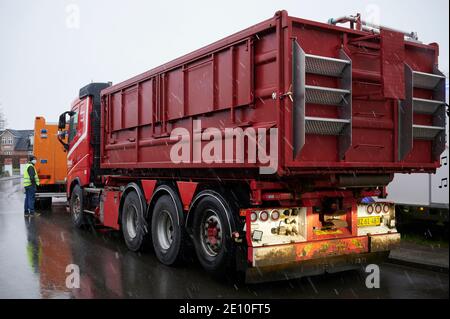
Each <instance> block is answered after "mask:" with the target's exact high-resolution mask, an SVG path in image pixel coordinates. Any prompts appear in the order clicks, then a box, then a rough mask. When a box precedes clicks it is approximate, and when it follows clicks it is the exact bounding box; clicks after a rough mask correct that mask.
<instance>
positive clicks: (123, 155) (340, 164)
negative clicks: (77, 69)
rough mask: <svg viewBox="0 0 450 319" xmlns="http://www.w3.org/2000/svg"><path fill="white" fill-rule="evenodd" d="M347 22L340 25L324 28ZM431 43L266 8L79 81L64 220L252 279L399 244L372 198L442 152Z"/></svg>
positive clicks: (328, 267) (354, 20) (326, 265)
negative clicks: (134, 70) (120, 77)
mask: <svg viewBox="0 0 450 319" xmlns="http://www.w3.org/2000/svg"><path fill="white" fill-rule="evenodd" d="M343 22H348V23H349V24H350V26H349V27H343V26H338V25H337V24H339V23H343ZM438 55H439V49H438V45H437V44H435V43H433V44H423V43H421V42H419V41H418V40H417V36H416V34H415V33H412V32H411V33H409V32H403V31H399V30H395V29H392V28H386V27H378V28H377V26H373V25H370V24H368V23H366V22H365V21H363V20H362V19H361V17H360V16H350V17H344V18H341V19H338V20H330V22H329V23H318V22H313V21H308V20H303V19H300V18H296V17H291V16H289V15H288V14H287V12H286V11H279V12H277V13H276V14H275V16H274V17H272V18H270V19H268V20H266V21H263V22H261V23H259V24H257V25H254V26H252V27H250V28H248V29H245V30H243V31H241V32H238V33H236V34H234V35H232V36H229V37H227V38H225V39H223V40H220V41H218V42H215V43H213V44H211V45H209V46H206V47H204V48H202V49H199V50H197V51H195V52H192V53H190V54H188V55H185V56H183V57H181V58H178V59H176V60H174V61H172V62H169V63H167V64H164V65H162V66H160V67H157V68H155V69H153V70H150V71H148V72H145V73H143V74H141V75H138V76H136V77H133V78H131V79H129V80H127V81H124V82H122V83H118V84H116V85H111V84H110V83H91V84H89V85H87V86H86V87H84V88H82V89H81V90H80V93H79V97H78V98H77V99H76V100H75V101H74V102H73V104H72V107H71V110H70V111H68V112H65V113H63V114H62V115H61V117H60V127H61V129H62V130H63V129H64V127H65V124H66V117H67V114H68V115H69V116H70V122H69V130H68V132H67V134H68V140H69V142H68V144H67V148H68V169H69V173H68V176H67V183H68V184H67V191H68V198H70V210H71V214H72V218H73V221H74V223H75V224H76V225H77V226H82V225H84V224H86V223H87V222H88V221H89V222H94V223H97V224H101V225H103V226H107V227H111V228H113V229H117V230H119V229H121V230H122V231H123V234H124V238H125V241H126V243H127V246H128V247H129V248H130V249H131V250H133V251H136V250H139V249H141V248H142V247H143V245H144V243H145V241H146V239H147V238H151V239H152V243H153V247H154V249H155V253H156V256H157V258H158V259H159V260H160V261H161V262H162V263H164V264H167V265H172V264H174V263H176V262H178V261H180V260H181V259H182V258H183V256H184V255H185V254H188V253H189V252H190V251H192V250H189V249H186V248H187V247H188V246H190V245H191V244H192V245H193V247H194V248H193V249H194V250H195V252H196V254H197V257H198V259H199V261H200V263H201V264H202V266H203V267H204V268H205V269H206V270H208V271H212V272H220V271H224V270H225V269H227V268H228V267H232V268H237V269H239V270H244V271H246V273H247V279H248V280H249V281H259V280H268V279H269V278H272V277H270V275H273V276H274V278H276V277H277V275H278V276H279V275H281V277H282V278H286V277H289V276H301V275H305V274H311V273H322V272H324V271H338V270H340V269H347V268H348V267H352V266H355V265H358V264H361V263H368V262H372V261H373V260H378V259H379V258H384V257H386V255H387V254H388V253H389V250H390V249H391V247H393V245H395V244H397V243H398V242H399V240H400V235H399V234H398V233H397V231H396V228H395V209H394V207H393V205H392V204H391V203H388V202H386V203H383V202H377V203H368V202H365V200H364V198H368V197H371V196H379V197H383V196H385V195H386V194H385V187H386V185H388V184H389V182H390V181H391V180H392V177H393V174H394V173H398V172H403V173H414V172H434V171H435V170H436V168H437V167H438V166H439V155H440V153H441V152H442V151H443V149H444V147H445V102H444V101H445V77H444V76H443V75H442V73H441V72H440V71H439V70H438Z"/></svg>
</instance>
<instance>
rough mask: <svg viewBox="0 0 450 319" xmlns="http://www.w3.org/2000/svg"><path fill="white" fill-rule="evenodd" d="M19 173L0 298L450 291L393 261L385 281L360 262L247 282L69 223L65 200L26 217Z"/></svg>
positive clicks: (7, 185)
mask: <svg viewBox="0 0 450 319" xmlns="http://www.w3.org/2000/svg"><path fill="white" fill-rule="evenodd" d="M23 196H24V195H23V193H22V190H21V186H20V180H19V179H16V180H9V181H0V298H448V296H449V295H448V293H449V288H448V287H449V278H448V274H442V273H437V272H432V271H427V270H421V269H415V268H408V267H403V266H398V265H392V264H383V265H381V267H380V269H381V270H380V274H381V279H380V288H379V289H368V288H366V286H365V278H366V273H365V272H364V270H363V269H360V270H352V271H346V272H342V273H337V274H327V275H321V276H312V277H306V278H301V279H297V280H289V281H279V282H272V283H264V284H256V285H246V284H245V283H243V282H242V281H239V280H235V279H232V278H231V279H223V280H218V279H214V278H211V277H210V276H208V275H207V274H205V272H204V271H203V270H202V269H201V267H200V266H199V265H198V264H197V263H195V262H192V263H188V264H187V265H184V266H181V267H178V268H171V267H166V266H164V265H161V264H160V263H159V262H158V261H157V259H156V257H155V256H154V253H153V252H152V251H149V252H146V253H142V254H136V253H133V252H130V251H128V250H127V249H126V246H125V244H124V242H123V240H122V238H121V234H120V233H118V232H112V231H108V230H97V231H88V230H78V229H75V228H74V227H72V225H71V221H70V216H69V214H68V213H67V212H66V208H65V203H64V202H57V203H55V204H54V205H53V208H52V210H51V211H47V212H43V214H42V215H41V216H39V217H35V218H24V216H23ZM69 264H76V265H78V266H79V267H80V273H81V280H80V288H79V289H68V288H66V284H65V282H66V276H67V275H68V274H66V272H65V271H66V267H67V265H69Z"/></svg>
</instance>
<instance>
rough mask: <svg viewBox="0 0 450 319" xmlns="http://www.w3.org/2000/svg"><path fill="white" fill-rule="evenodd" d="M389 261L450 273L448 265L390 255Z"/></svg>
mask: <svg viewBox="0 0 450 319" xmlns="http://www.w3.org/2000/svg"><path fill="white" fill-rule="evenodd" d="M387 262H388V263H391V264H396V265H402V266H409V267H413V268H420V269H425V270H431V271H436V272H440V273H448V272H449V267H448V266H441V265H432V264H427V263H421V262H417V261H410V260H405V259H398V258H391V257H389V258H388V260H387Z"/></svg>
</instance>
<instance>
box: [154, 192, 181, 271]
mask: <svg viewBox="0 0 450 319" xmlns="http://www.w3.org/2000/svg"><path fill="white" fill-rule="evenodd" d="M178 209H180V207H178V208H177V207H176V206H175V203H174V201H173V200H172V198H171V197H170V195H162V196H161V197H160V198H158V200H157V201H156V204H155V207H154V209H153V215H152V241H153V248H154V249H155V254H156V257H157V258H158V260H159V261H160V262H161V263H163V264H164V265H168V266H171V265H174V264H176V263H178V262H179V261H181V259H182V257H183V252H182V250H183V247H184V244H185V243H184V229H183V223H182V221H181V220H180V218H181V217H180V216H179V215H178Z"/></svg>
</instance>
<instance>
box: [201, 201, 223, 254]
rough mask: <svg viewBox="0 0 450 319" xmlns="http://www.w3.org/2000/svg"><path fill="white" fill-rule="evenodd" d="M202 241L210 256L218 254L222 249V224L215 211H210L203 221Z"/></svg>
mask: <svg viewBox="0 0 450 319" xmlns="http://www.w3.org/2000/svg"><path fill="white" fill-rule="evenodd" d="M202 225H203V227H202V234H201V239H202V240H201V242H202V246H203V249H204V250H205V251H206V253H207V254H208V255H210V256H216V255H217V254H219V252H220V250H221V249H222V224H221V223H220V219H219V218H218V216H217V214H216V213H215V212H214V211H212V210H211V211H208V212H207V214H206V217H205V218H204V219H203V223H202Z"/></svg>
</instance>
